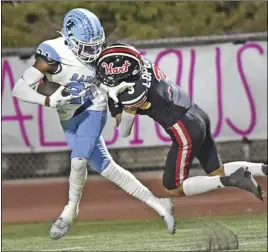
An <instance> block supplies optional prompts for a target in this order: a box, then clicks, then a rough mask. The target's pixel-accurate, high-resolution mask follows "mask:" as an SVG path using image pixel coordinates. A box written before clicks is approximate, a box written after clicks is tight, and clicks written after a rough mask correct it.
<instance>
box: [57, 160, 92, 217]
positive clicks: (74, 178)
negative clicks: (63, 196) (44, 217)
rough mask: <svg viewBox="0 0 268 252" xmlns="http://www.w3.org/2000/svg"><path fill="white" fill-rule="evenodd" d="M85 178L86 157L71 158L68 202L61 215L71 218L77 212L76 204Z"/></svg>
mask: <svg viewBox="0 0 268 252" xmlns="http://www.w3.org/2000/svg"><path fill="white" fill-rule="evenodd" d="M86 180H87V159H85V158H72V160H71V172H70V177H69V202H68V205H66V206H65V208H64V210H63V212H62V214H61V217H65V218H72V217H73V215H74V213H75V212H76V211H77V212H78V205H79V202H80V199H81V196H82V192H83V188H84V185H85V183H86Z"/></svg>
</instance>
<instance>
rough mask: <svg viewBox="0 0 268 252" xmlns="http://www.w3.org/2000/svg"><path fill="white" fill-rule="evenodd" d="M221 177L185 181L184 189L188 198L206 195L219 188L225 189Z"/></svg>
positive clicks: (202, 177) (199, 177) (203, 177)
mask: <svg viewBox="0 0 268 252" xmlns="http://www.w3.org/2000/svg"><path fill="white" fill-rule="evenodd" d="M224 187H225V186H224V185H223V184H222V182H221V177H220V176H213V177H210V176H196V177H190V178H187V179H186V180H184V181H183V184H182V188H183V192H184V194H185V195H186V196H191V195H196V194H201V193H205V192H208V191H211V190H215V189H218V188H224Z"/></svg>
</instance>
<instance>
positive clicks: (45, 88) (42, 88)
mask: <svg viewBox="0 0 268 252" xmlns="http://www.w3.org/2000/svg"><path fill="white" fill-rule="evenodd" d="M60 87H61V85H60V84H59V83H56V82H52V81H48V82H42V83H40V84H39V85H38V87H37V89H36V91H37V93H39V94H41V95H44V96H51V95H52V94H54V93H55V92H56V90H57V89H58V88H60ZM61 94H62V96H64V97H66V96H68V95H70V93H69V92H68V91H67V89H66V88H65V89H63V90H62V93H61Z"/></svg>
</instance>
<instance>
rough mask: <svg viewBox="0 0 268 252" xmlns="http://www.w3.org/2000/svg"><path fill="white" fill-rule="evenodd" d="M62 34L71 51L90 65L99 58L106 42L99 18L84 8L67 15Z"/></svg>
mask: <svg viewBox="0 0 268 252" xmlns="http://www.w3.org/2000/svg"><path fill="white" fill-rule="evenodd" d="M61 34H62V36H63V37H64V38H65V40H66V42H67V45H68V47H69V49H71V50H72V52H73V53H74V54H75V55H76V56H77V57H78V58H79V59H80V60H82V61H83V62H84V63H90V62H92V61H94V60H95V59H96V58H97V57H98V56H99V54H100V53H101V50H102V46H103V43H104V41H105V34H104V31H103V28H102V26H101V23H100V20H99V19H98V17H97V16H96V15H95V14H93V13H92V12H90V11H89V10H87V9H82V8H78V9H73V10H71V11H69V12H68V13H67V14H66V15H65V17H64V20H63V27H62V30H61Z"/></svg>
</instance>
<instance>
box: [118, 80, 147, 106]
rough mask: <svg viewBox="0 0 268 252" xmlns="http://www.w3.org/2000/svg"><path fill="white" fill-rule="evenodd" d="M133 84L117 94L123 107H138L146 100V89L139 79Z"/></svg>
mask: <svg viewBox="0 0 268 252" xmlns="http://www.w3.org/2000/svg"><path fill="white" fill-rule="evenodd" d="M135 84H136V85H135V86H134V87H132V88H130V89H128V90H126V91H124V92H123V93H121V94H119V95H118V99H119V101H120V103H121V104H122V105H123V106H124V107H128V108H131V107H139V106H140V105H141V104H143V103H144V102H145V101H146V100H147V93H148V89H147V88H146V87H145V86H144V85H142V83H141V81H140V79H139V80H138V81H136V82H135Z"/></svg>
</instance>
